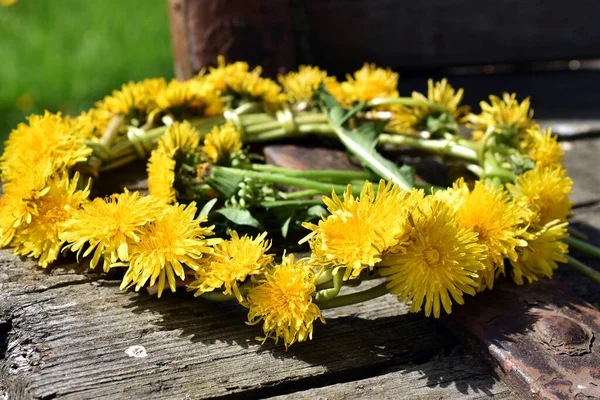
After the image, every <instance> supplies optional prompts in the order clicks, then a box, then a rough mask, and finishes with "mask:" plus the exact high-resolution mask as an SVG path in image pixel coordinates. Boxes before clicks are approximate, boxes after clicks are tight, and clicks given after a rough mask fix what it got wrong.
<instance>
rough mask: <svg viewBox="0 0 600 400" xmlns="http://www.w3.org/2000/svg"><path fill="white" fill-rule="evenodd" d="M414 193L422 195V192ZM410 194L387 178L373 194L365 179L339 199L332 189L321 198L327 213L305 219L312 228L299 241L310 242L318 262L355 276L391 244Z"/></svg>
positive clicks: (401, 229) (397, 235)
mask: <svg viewBox="0 0 600 400" xmlns="http://www.w3.org/2000/svg"><path fill="white" fill-rule="evenodd" d="M415 193H416V195H415V196H416V197H419V195H418V193H420V196H421V197H422V195H423V194H422V192H415ZM409 197H410V195H409V194H408V193H407V192H404V191H402V189H400V188H399V187H397V186H395V185H393V184H392V183H391V182H390V183H388V184H385V183H384V182H383V181H381V182H380V184H379V189H378V191H377V194H375V190H374V188H373V184H372V183H371V182H365V184H364V185H363V187H362V190H361V193H360V196H359V197H358V198H355V197H354V196H353V194H352V186H351V185H348V190H347V191H346V192H344V197H343V199H340V198H339V197H338V196H337V195H336V194H335V192H334V193H333V194H332V197H331V199H330V198H328V197H324V198H323V202H324V203H325V204H326V205H327V209H328V210H329V212H330V213H331V215H329V216H328V217H322V219H321V221H319V224H318V225H315V224H311V223H305V224H303V226H304V227H305V228H307V229H309V230H311V231H312V233H310V234H309V235H307V236H306V237H305V238H304V239H303V240H302V241H307V240H308V242H309V244H310V248H311V250H312V255H313V257H314V258H316V260H317V261H318V262H320V263H322V264H333V265H335V266H336V268H339V267H344V268H345V269H346V270H345V273H344V279H348V278H356V277H358V275H359V274H360V273H361V272H362V271H363V270H364V269H365V268H370V269H372V268H373V267H374V266H375V264H376V263H377V262H379V261H381V254H382V253H383V251H385V250H386V249H387V248H389V247H391V246H395V245H396V244H397V242H398V240H399V238H400V237H401V236H402V235H403V233H404V218H403V212H404V211H405V209H406V208H407V199H408V198H409Z"/></svg>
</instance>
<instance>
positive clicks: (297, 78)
mask: <svg viewBox="0 0 600 400" xmlns="http://www.w3.org/2000/svg"><path fill="white" fill-rule="evenodd" d="M279 83H281V85H282V86H283V88H284V90H285V92H286V94H287V96H288V97H289V100H290V101H291V102H295V103H302V102H307V101H310V100H312V97H313V94H314V93H315V90H317V88H318V87H319V85H320V84H321V83H324V84H325V86H326V87H327V90H329V91H330V92H331V94H333V95H334V97H337V96H336V94H338V95H339V93H337V92H339V83H338V82H337V80H336V79H335V77H331V76H327V72H326V71H321V70H320V69H319V68H318V67H312V66H308V65H301V66H300V68H298V72H288V73H287V74H286V75H279Z"/></svg>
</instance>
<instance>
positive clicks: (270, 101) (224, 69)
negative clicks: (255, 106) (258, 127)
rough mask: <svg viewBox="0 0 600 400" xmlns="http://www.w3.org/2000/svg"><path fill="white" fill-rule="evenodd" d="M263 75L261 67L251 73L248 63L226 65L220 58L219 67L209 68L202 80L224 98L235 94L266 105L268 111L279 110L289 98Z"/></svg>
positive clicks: (223, 59)
mask: <svg viewBox="0 0 600 400" xmlns="http://www.w3.org/2000/svg"><path fill="white" fill-rule="evenodd" d="M261 73H262V69H261V68H260V67H256V68H254V69H253V70H252V71H250V69H249V66H248V64H247V63H245V62H235V63H232V64H226V63H225V58H224V57H222V56H220V57H219V58H218V66H217V67H215V68H209V73H208V74H207V75H205V76H203V77H201V79H202V81H203V82H207V83H208V84H210V85H211V86H212V87H213V88H215V90H217V91H219V92H220V93H221V95H223V96H227V95H232V94H233V95H237V96H239V97H241V98H245V99H247V100H259V101H263V102H264V103H265V106H266V108H267V109H268V110H275V109H278V108H279V107H280V106H281V104H282V103H283V102H285V100H286V98H287V96H285V95H284V94H282V93H281V87H280V86H279V85H278V84H277V83H275V82H274V81H272V80H271V79H266V78H263V77H261Z"/></svg>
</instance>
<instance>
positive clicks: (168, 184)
mask: <svg viewBox="0 0 600 400" xmlns="http://www.w3.org/2000/svg"><path fill="white" fill-rule="evenodd" d="M199 144H200V135H199V133H198V131H196V129H194V127H193V126H192V125H191V124H190V123H189V122H187V121H184V122H174V123H173V124H172V125H170V126H169V127H168V128H167V131H166V132H165V134H164V136H162V137H161V138H160V139H159V140H158V146H157V147H156V149H154V150H153V151H152V153H151V154H150V159H149V160H148V167H147V171H148V191H149V192H150V194H151V195H152V197H154V198H156V199H159V200H162V201H164V202H165V203H167V204H173V203H175V202H176V201H177V190H176V189H175V187H174V185H175V167H176V164H177V161H176V160H177V157H178V156H179V155H181V154H186V153H194V152H195V151H196V149H197V147H198V145H199Z"/></svg>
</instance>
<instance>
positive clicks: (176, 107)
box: [156, 79, 223, 115]
mask: <svg viewBox="0 0 600 400" xmlns="http://www.w3.org/2000/svg"><path fill="white" fill-rule="evenodd" d="M156 104H157V107H158V109H159V110H160V111H163V112H167V113H177V114H179V113H183V114H184V115H186V114H187V113H192V114H194V115H219V114H221V113H222V112H223V107H222V104H221V103H220V101H219V99H218V96H217V92H216V91H215V89H214V87H212V86H211V85H207V84H206V83H205V82H204V81H202V80H200V79H189V80H187V81H183V82H179V81H177V80H172V81H171V82H169V84H168V85H167V87H166V88H165V89H164V90H162V91H161V92H159V93H158V95H157V96H156Z"/></svg>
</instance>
